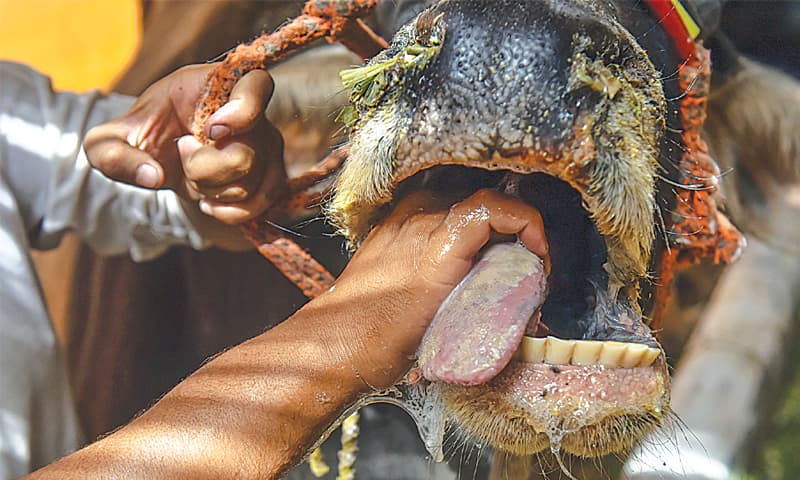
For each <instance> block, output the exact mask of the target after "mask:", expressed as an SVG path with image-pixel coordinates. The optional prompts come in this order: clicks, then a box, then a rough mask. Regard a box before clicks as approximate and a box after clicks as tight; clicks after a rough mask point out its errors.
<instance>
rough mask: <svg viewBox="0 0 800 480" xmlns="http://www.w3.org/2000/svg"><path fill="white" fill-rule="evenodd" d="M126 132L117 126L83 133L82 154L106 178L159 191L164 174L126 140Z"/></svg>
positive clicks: (159, 167)
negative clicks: (84, 153)
mask: <svg viewBox="0 0 800 480" xmlns="http://www.w3.org/2000/svg"><path fill="white" fill-rule="evenodd" d="M127 133H128V129H127V127H125V126H124V125H121V124H118V123H109V124H105V125H101V126H99V127H95V128H93V129H91V130H89V132H88V133H87V134H86V137H85V139H84V151H85V152H86V158H87V159H88V160H89V163H90V164H91V165H92V166H93V167H94V168H96V169H98V170H100V171H101V172H103V174H104V175H106V176H107V177H109V178H112V179H114V180H118V181H121V182H125V183H129V184H132V185H138V186H140V187H145V188H160V187H161V186H162V185H163V184H164V180H165V174H164V169H163V168H162V166H161V164H159V163H158V162H157V161H156V160H155V159H154V158H153V157H151V156H150V155H149V154H148V153H146V152H144V151H142V150H140V149H138V148H134V147H132V146H131V145H130V144H128V142H127V141H126V140H124V139H125V138H126V137H127Z"/></svg>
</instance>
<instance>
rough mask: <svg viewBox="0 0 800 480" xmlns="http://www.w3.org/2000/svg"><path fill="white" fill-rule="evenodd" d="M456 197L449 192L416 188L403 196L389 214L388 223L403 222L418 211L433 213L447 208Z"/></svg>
mask: <svg viewBox="0 0 800 480" xmlns="http://www.w3.org/2000/svg"><path fill="white" fill-rule="evenodd" d="M454 201H455V199H454V198H453V197H450V196H449V195H447V194H442V193H439V192H434V191H430V190H416V191H413V192H410V193H408V194H406V195H405V196H403V198H402V199H401V200H400V201H399V202H398V203H397V205H395V207H394V209H393V210H392V212H391V213H390V214H389V215H388V217H387V219H386V223H390V222H391V223H395V224H400V223H403V222H404V221H405V220H406V219H408V217H410V216H412V215H415V214H418V213H433V212H436V211H438V210H444V211H446V210H447V207H448V206H449V205H451V204H452V203H453V202H454Z"/></svg>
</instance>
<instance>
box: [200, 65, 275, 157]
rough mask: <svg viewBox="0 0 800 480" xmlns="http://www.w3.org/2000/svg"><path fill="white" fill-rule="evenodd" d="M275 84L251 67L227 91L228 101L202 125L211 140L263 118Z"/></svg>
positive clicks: (237, 132) (264, 72)
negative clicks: (229, 91)
mask: <svg viewBox="0 0 800 480" xmlns="http://www.w3.org/2000/svg"><path fill="white" fill-rule="evenodd" d="M274 88H275V85H274V83H273V82H272V77H271V76H270V74H269V73H267V72H266V71H264V70H254V71H252V72H249V73H247V74H246V75H245V76H244V77H242V79H241V80H239V81H238V82H237V83H236V85H235V86H234V87H233V90H232V91H231V96H230V100H229V101H228V103H226V104H225V105H223V106H222V107H221V108H220V109H219V110H217V111H216V112H215V113H214V114H213V115H212V116H211V118H209V119H208V123H207V125H206V128H205V133H206V135H208V138H210V139H211V140H215V141H216V140H220V139H222V138H225V137H227V136H230V135H240V134H242V133H245V132H247V131H249V130H250V129H252V128H253V126H255V124H256V122H257V121H258V120H259V119H261V118H263V116H264V110H265V109H266V107H267V102H269V99H270V97H272V91H273V90H274Z"/></svg>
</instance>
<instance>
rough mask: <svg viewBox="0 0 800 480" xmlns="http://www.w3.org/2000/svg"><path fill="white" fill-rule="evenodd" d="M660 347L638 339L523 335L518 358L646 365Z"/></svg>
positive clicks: (566, 363)
mask: <svg viewBox="0 0 800 480" xmlns="http://www.w3.org/2000/svg"><path fill="white" fill-rule="evenodd" d="M660 354H661V350H659V349H657V348H653V347H648V346H647V345H643V344H641V343H622V342H611V341H608V342H601V341H597V340H562V339H560V338H555V337H545V338H534V337H527V336H526V337H522V343H521V344H520V346H519V349H518V350H517V354H516V357H517V359H518V360H520V361H523V362H528V363H549V364H552V365H581V366H583V365H604V366H606V367H622V368H633V367H647V366H650V365H652V364H653V362H655V361H656V358H658V356H659V355H660Z"/></svg>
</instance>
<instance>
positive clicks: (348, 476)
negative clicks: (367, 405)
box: [336, 410, 361, 480]
mask: <svg viewBox="0 0 800 480" xmlns="http://www.w3.org/2000/svg"><path fill="white" fill-rule="evenodd" d="M359 418H361V414H360V413H359V411H358V410H356V411H355V413H353V414H352V415H350V416H349V417H347V418H345V419H344V422H342V449H341V450H339V475H338V476H337V477H336V480H354V479H355V477H356V455H357V454H358V433H359V428H358V420H359Z"/></svg>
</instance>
